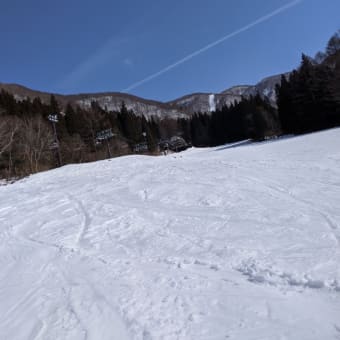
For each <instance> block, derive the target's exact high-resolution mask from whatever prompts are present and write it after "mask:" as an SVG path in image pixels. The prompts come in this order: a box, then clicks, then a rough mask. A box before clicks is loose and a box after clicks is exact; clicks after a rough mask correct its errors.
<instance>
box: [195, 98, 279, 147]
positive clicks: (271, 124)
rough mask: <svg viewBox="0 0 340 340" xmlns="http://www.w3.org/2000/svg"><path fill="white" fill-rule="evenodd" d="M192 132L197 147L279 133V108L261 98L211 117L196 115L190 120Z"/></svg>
mask: <svg viewBox="0 0 340 340" xmlns="http://www.w3.org/2000/svg"><path fill="white" fill-rule="evenodd" d="M190 132H191V136H190V137H191V141H192V144H193V145H195V146H216V145H221V144H224V143H227V142H235V141H239V140H244V139H255V140H262V139H264V138H265V137H270V136H273V135H276V134H279V133H280V123H279V120H278V116H277V112H276V110H275V108H273V107H272V106H271V105H270V104H269V102H268V101H267V100H265V99H263V98H261V97H260V95H257V96H254V97H249V98H243V100H242V101H241V102H239V103H234V104H232V105H231V106H224V107H223V108H222V109H220V110H217V111H215V112H212V113H211V114H195V115H194V116H193V117H192V119H191V121H190Z"/></svg>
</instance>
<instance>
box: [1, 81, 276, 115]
mask: <svg viewBox="0 0 340 340" xmlns="http://www.w3.org/2000/svg"><path fill="white" fill-rule="evenodd" d="M279 82H280V75H277V76H273V77H269V78H265V79H264V80H262V81H260V82H259V83H258V84H256V85H254V86H251V85H242V86H234V87H232V88H230V89H228V90H225V91H223V92H221V93H217V94H214V93H195V94H190V95H187V96H184V97H181V98H179V99H176V100H173V101H170V102H167V103H162V102H158V101H153V100H148V99H143V98H140V97H136V96H132V95H129V94H124V93H117V92H111V93H109V92H108V93H96V94H78V95H59V94H56V95H55V97H56V99H57V100H58V101H59V102H60V104H61V105H62V106H65V105H66V104H67V103H71V104H73V105H79V106H81V107H84V108H89V107H91V103H92V102H93V101H95V102H97V103H98V104H99V105H100V106H101V107H102V108H103V109H107V110H109V111H119V110H120V108H121V105H122V103H123V102H124V103H125V105H126V107H127V108H128V109H129V110H133V111H134V112H135V114H136V115H139V116H142V115H143V116H145V117H146V118H151V117H155V118H158V119H165V118H169V119H177V118H187V117H190V116H191V115H192V114H194V113H195V112H207V113H209V112H212V111H215V110H216V109H219V108H221V107H222V106H224V105H230V104H232V103H234V102H239V101H240V100H241V99H242V97H243V96H250V95H255V94H257V93H259V94H260V95H261V96H263V97H266V98H268V99H269V101H270V102H271V103H272V105H273V106H275V105H276V98H275V86H276V84H278V83H279ZM0 89H4V90H6V91H8V92H10V93H12V94H14V96H15V97H16V99H18V100H23V99H25V98H27V97H28V98H32V99H33V98H35V97H40V98H41V100H42V101H48V100H49V98H50V94H49V93H46V92H40V91H34V90H31V89H28V88H26V87H23V86H20V85H16V84H2V83H0Z"/></svg>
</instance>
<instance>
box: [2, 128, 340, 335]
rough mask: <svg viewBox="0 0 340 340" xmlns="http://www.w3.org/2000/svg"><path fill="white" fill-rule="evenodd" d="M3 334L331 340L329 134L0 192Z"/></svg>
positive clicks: (334, 322)
mask: <svg viewBox="0 0 340 340" xmlns="http://www.w3.org/2000/svg"><path fill="white" fill-rule="evenodd" d="M0 266H1V271H0V339H4V340H14V339H36V340H37V339H40V340H48V339H51V340H56V339H62V340H66V339H72V340H77V339H88V340H94V339H98V340H106V339H110V340H127V339H144V340H151V339H157V340H158V339H192V340H199V339H202V340H213V339H214V340H215V339H216V340H217V339H219V340H222V339H241V340H242V339H245V340H250V339H257V340H266V339H268V340H273V339H275V340H276V339H279V340H284V339H296V340H304V339H305V340H313V339H315V340H329V339H340V129H335V130H330V131H326V132H321V133H316V134H311V135H306V136H302V137H296V138H290V139H284V140H277V141H274V142H269V143H259V144H246V145H241V146H229V147H227V146H226V147H220V148H212V149H191V150H188V151H187V152H184V153H181V154H173V155H169V156H162V157H144V156H130V157H123V158H117V159H112V160H111V161H103V162H98V163H92V164H84V165H71V166H65V167H63V168H61V169H57V170H54V171H49V172H45V173H40V174H37V175H35V176H31V177H30V178H27V179H24V180H22V181H19V182H17V183H15V184H12V185H7V186H1V187H0Z"/></svg>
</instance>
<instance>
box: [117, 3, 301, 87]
mask: <svg viewBox="0 0 340 340" xmlns="http://www.w3.org/2000/svg"><path fill="white" fill-rule="evenodd" d="M302 1H303V0H294V1H292V2H290V3H288V4H286V5H284V6H282V7H280V8H278V9H276V10H275V11H273V12H271V13H269V14H266V15H265V16H263V17H261V18H259V19H257V20H255V21H253V22H251V23H250V24H248V25H246V26H244V27H242V28H240V29H238V30H236V31H234V32H232V33H229V34H228V35H226V36H224V37H222V38H220V39H218V40H216V41H214V42H212V43H210V44H209V45H207V46H205V47H203V48H201V49H199V50H197V51H195V52H193V53H191V54H189V55H187V56H186V57H184V58H182V59H180V60H178V61H176V62H175V63H173V64H171V65H169V66H167V67H165V68H163V69H162V70H160V71H158V72H156V73H154V74H152V75H150V76H148V77H146V78H144V79H143V80H140V81H138V82H136V83H134V84H132V85H130V86H129V87H127V88H126V89H124V90H123V91H122V92H128V91H131V90H133V89H135V88H136V87H139V86H141V85H143V84H145V83H147V82H149V81H150V80H152V79H155V78H158V77H159V76H161V75H162V74H164V73H166V72H169V71H170V70H172V69H174V68H175V67H177V66H179V65H181V64H183V63H185V62H187V61H189V60H191V59H192V58H194V57H197V56H198V55H200V54H202V53H203V52H206V51H208V50H210V49H211V48H213V47H215V46H217V45H219V44H221V43H223V42H224V41H226V40H228V39H230V38H233V37H235V36H236V35H239V34H241V33H243V32H245V31H247V30H249V29H250V28H252V27H254V26H256V25H258V24H261V23H263V22H265V21H267V20H269V19H271V18H273V17H275V16H276V15H279V14H281V13H283V12H285V11H287V10H288V9H290V8H292V7H294V6H296V5H298V4H299V3H301V2H302Z"/></svg>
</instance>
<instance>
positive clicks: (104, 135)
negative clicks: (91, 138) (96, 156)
mask: <svg viewBox="0 0 340 340" xmlns="http://www.w3.org/2000/svg"><path fill="white" fill-rule="evenodd" d="M114 136H115V134H114V133H112V129H106V130H102V131H99V132H98V133H97V136H96V139H97V141H98V142H102V141H104V140H105V141H106V146H107V154H108V156H109V158H111V157H112V156H111V149H110V144H109V139H111V138H112V137H114Z"/></svg>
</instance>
